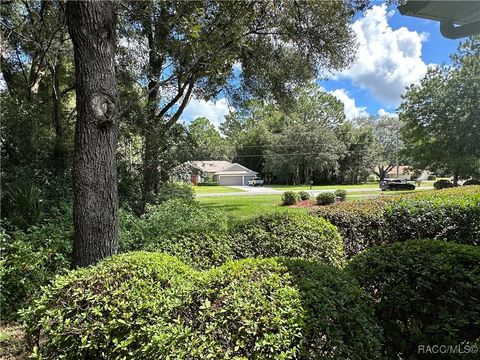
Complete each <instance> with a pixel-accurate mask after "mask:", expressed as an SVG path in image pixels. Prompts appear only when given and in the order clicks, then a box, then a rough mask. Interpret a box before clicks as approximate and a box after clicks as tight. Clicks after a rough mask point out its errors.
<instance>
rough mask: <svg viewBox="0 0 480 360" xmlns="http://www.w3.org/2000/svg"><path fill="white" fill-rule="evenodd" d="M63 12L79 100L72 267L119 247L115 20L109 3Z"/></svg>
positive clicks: (75, 5) (80, 4) (74, 4)
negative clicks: (73, 60) (72, 51)
mask: <svg viewBox="0 0 480 360" xmlns="http://www.w3.org/2000/svg"><path fill="white" fill-rule="evenodd" d="M66 12H67V23H68V31H69V33H70V37H71V39H72V42H73V47H74V58H75V86H76V96H77V98H76V105H77V122H76V127H75V156H74V167H73V180H74V198H75V199H74V225H75V240H74V246H73V266H74V267H84V266H88V265H91V264H95V263H96V262H97V261H99V260H100V259H102V258H104V257H107V256H110V255H113V254H115V253H116V252H117V249H118V191H117V168H116V148H117V134H118V122H119V119H118V116H119V115H118V113H119V112H118V94H117V81H116V76H115V45H116V44H115V42H116V34H115V28H116V21H117V19H116V14H115V11H114V7H113V3H112V2H111V1H94V0H89V1H69V2H68V3H67V10H66Z"/></svg>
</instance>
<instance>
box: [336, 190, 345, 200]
mask: <svg viewBox="0 0 480 360" xmlns="http://www.w3.org/2000/svg"><path fill="white" fill-rule="evenodd" d="M334 194H335V197H336V198H337V199H340V201H345V200H347V190H343V189H338V190H335V192H334Z"/></svg>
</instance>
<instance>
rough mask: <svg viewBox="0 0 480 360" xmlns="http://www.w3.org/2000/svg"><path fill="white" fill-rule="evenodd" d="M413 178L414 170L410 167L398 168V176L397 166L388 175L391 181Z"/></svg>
mask: <svg viewBox="0 0 480 360" xmlns="http://www.w3.org/2000/svg"><path fill="white" fill-rule="evenodd" d="M411 177H412V168H411V167H410V166H403V165H399V166H398V176H397V166H395V167H394V168H393V169H392V170H390V171H389V172H388V173H387V178H389V179H396V178H399V179H404V180H410V178H411Z"/></svg>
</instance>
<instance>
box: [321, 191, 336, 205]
mask: <svg viewBox="0 0 480 360" xmlns="http://www.w3.org/2000/svg"><path fill="white" fill-rule="evenodd" d="M333 203H335V194H334V193H333V192H324V193H320V194H318V195H317V204H318V205H330V204H333Z"/></svg>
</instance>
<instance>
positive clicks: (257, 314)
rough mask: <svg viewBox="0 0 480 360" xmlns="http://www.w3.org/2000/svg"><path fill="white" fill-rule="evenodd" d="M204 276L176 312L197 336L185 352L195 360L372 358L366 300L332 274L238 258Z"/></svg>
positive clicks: (375, 338)
mask: <svg viewBox="0 0 480 360" xmlns="http://www.w3.org/2000/svg"><path fill="white" fill-rule="evenodd" d="M205 275H206V276H205V277H204V281H205V283H204V285H203V286H202V287H199V288H196V291H195V294H194V295H193V296H192V298H193V299H195V300H196V301H195V302H194V303H192V304H190V305H189V309H190V310H184V309H183V310H182V311H183V312H184V313H186V314H189V316H188V318H189V319H192V322H191V323H190V324H189V327H190V328H191V329H193V331H194V335H193V336H192V339H191V340H190V341H192V342H193V343H194V344H195V339H198V338H200V337H204V340H203V341H202V343H201V345H193V346H192V348H195V350H197V351H199V349H202V350H203V351H202V352H200V351H199V352H198V353H197V354H198V355H197V354H195V355H197V356H194V357H196V358H216V359H220V358H222V359H224V358H241V359H247V358H248V359H376V358H378V354H379V344H380V341H381V329H380V328H379V327H378V325H377V324H376V322H375V320H374V319H373V309H372V307H371V305H370V304H369V302H370V299H369V297H368V296H367V294H366V293H365V292H364V291H362V289H360V287H359V286H358V284H357V283H356V282H355V280H354V279H353V278H352V277H351V276H348V274H346V273H344V272H343V271H342V270H340V269H337V268H334V267H332V266H328V265H325V264H321V263H318V262H311V261H307V260H301V259H286V258H271V259H245V260H241V261H234V262H230V263H227V264H225V265H223V266H221V267H219V268H216V269H212V270H210V271H209V272H208V273H206V274H205ZM195 309H202V311H201V312H196V311H195ZM197 343H198V340H197ZM202 345H203V346H202Z"/></svg>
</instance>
